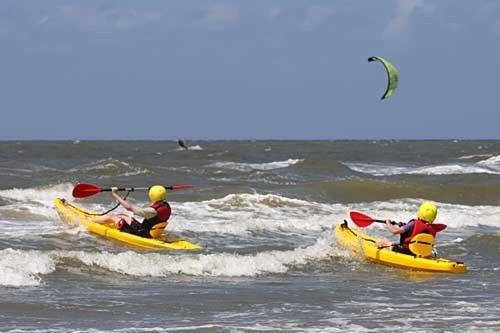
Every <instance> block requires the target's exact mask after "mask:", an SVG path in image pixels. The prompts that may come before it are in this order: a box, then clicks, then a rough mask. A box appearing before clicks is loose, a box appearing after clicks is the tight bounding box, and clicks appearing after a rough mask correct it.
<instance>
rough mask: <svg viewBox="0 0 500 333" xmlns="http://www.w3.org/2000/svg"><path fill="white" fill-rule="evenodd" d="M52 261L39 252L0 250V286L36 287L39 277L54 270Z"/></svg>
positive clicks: (39, 280) (45, 254)
mask: <svg viewBox="0 0 500 333" xmlns="http://www.w3.org/2000/svg"><path fill="white" fill-rule="evenodd" d="M55 267H56V265H55V262H54V259H53V258H51V256H50V255H48V254H47V253H43V252H40V251H22V250H13V249H5V250H0V286H9V287H22V286H38V285H40V283H41V278H40V275H42V274H49V273H52V272H53V271H54V270H55Z"/></svg>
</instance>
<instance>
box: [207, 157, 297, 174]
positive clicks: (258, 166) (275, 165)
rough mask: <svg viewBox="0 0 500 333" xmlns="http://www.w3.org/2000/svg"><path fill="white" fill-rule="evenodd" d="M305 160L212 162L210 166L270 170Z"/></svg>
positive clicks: (237, 169) (245, 169) (247, 170)
mask: <svg viewBox="0 0 500 333" xmlns="http://www.w3.org/2000/svg"><path fill="white" fill-rule="evenodd" d="M303 161H304V159H293V158H289V159H288V160H286V161H276V162H269V163H238V162H216V163H213V164H211V165H210V166H211V167H214V168H221V169H228V170H236V171H241V172H250V171H254V170H260V171H268V170H274V169H282V168H287V167H290V166H292V165H295V164H297V163H300V162H303Z"/></svg>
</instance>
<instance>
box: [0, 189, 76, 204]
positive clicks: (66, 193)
mask: <svg viewBox="0 0 500 333" xmlns="http://www.w3.org/2000/svg"><path fill="white" fill-rule="evenodd" d="M72 190H73V185H72V184H69V183H64V184H57V185H51V186H41V187H32V188H13V189H9V190H0V197H1V198H4V199H10V200H14V201H20V202H23V203H30V202H37V203H40V204H43V205H45V206H51V207H52V200H53V199H54V198H68V197H70V196H71V191H72Z"/></svg>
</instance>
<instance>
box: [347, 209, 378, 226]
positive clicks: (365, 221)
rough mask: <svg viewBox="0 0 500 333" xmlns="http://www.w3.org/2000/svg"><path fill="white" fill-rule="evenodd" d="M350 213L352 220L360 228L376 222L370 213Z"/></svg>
mask: <svg viewBox="0 0 500 333" xmlns="http://www.w3.org/2000/svg"><path fill="white" fill-rule="evenodd" d="M349 215H350V216H351V220H352V221H353V222H354V223H355V224H356V225H357V226H358V227H360V228H364V227H367V226H369V225H370V224H372V223H373V222H374V219H372V218H371V217H369V216H368V215H365V214H361V213H358V212H350V213H349Z"/></svg>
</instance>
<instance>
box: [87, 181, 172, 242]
mask: <svg viewBox="0 0 500 333" xmlns="http://www.w3.org/2000/svg"><path fill="white" fill-rule="evenodd" d="M111 194H112V195H113V197H114V198H115V199H116V200H117V201H118V202H119V203H120V205H122V206H123V207H124V208H125V209H126V210H128V211H130V212H132V213H134V216H128V215H125V214H113V213H110V214H107V215H104V216H99V217H95V218H93V219H92V221H93V222H96V223H100V224H104V223H109V222H112V223H114V224H115V226H116V228H117V229H119V230H121V231H123V232H127V233H130V234H134V235H137V236H141V237H145V238H159V237H160V236H161V234H162V233H163V230H164V229H165V228H166V227H167V224H168V219H169V217H170V214H171V212H172V209H171V208H170V205H169V204H168V202H166V199H167V189H166V188H165V187H163V186H161V185H154V186H152V187H151V188H150V189H149V192H148V194H149V199H151V206H149V207H137V206H134V205H132V204H131V203H129V202H127V201H126V200H124V199H123V198H122V197H121V196H120V195H119V194H118V188H117V187H113V188H112V189H111Z"/></svg>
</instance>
